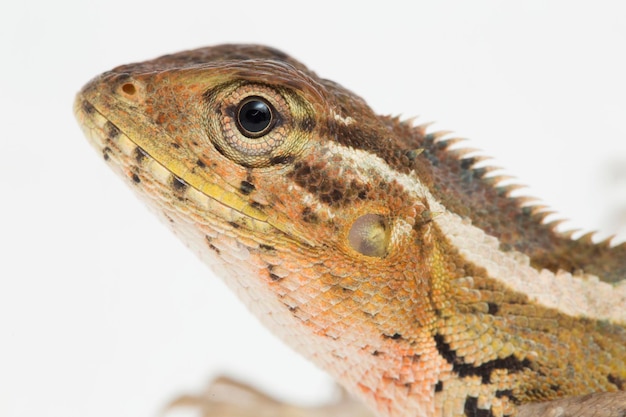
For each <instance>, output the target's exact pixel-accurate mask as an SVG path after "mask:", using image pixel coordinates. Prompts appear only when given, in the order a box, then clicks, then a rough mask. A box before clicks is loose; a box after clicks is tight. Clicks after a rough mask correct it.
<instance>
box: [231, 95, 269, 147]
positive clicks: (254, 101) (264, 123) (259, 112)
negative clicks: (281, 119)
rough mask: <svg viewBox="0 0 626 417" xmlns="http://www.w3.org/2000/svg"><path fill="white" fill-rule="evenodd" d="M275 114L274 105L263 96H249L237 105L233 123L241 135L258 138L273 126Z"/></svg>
mask: <svg viewBox="0 0 626 417" xmlns="http://www.w3.org/2000/svg"><path fill="white" fill-rule="evenodd" d="M275 114H276V110H275V109H274V107H273V106H272V105H271V104H270V103H269V102H268V101H267V100H265V99H264V98H263V97H259V96H250V97H247V98H245V99H243V100H242V101H241V102H240V103H239V105H238V106H237V110H236V113H235V115H236V117H235V123H236V125H237V129H239V132H240V133H241V134H242V135H244V136H246V137H248V138H252V139H255V138H260V137H262V136H265V135H266V134H268V133H269V132H270V131H271V130H272V129H273V128H274V125H275V124H276V116H275Z"/></svg>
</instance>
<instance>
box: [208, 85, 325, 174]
mask: <svg viewBox="0 0 626 417" xmlns="http://www.w3.org/2000/svg"><path fill="white" fill-rule="evenodd" d="M205 98H206V99H207V105H208V106H209V108H211V109H212V111H210V112H207V116H208V117H207V119H206V122H207V124H206V128H207V130H208V131H207V133H208V138H209V140H210V141H211V142H212V143H213V145H214V146H215V148H216V149H217V151H218V152H220V153H221V154H222V155H224V156H226V157H227V158H229V159H230V160H232V161H233V162H235V163H237V164H239V165H242V166H244V167H249V168H263V167H269V166H272V165H282V164H285V163H288V161H291V160H293V157H294V156H295V155H297V154H298V153H299V152H301V151H302V149H303V147H304V145H305V143H306V142H307V141H308V139H309V137H310V135H311V130H312V128H309V129H308V130H307V129H306V127H309V126H310V125H308V124H306V123H304V122H303V120H304V121H306V120H314V117H313V116H314V113H313V109H312V108H311V106H310V105H309V103H308V102H306V101H304V100H303V99H302V98H301V97H299V96H298V95H296V94H294V93H293V92H291V91H290V90H287V89H283V88H279V87H273V86H269V85H263V84H253V83H235V84H231V85H228V84H226V85H224V86H221V87H218V88H216V89H214V90H209V91H207V92H205ZM302 126H304V127H305V128H302ZM312 126H313V127H314V126H315V125H314V123H313V124H312Z"/></svg>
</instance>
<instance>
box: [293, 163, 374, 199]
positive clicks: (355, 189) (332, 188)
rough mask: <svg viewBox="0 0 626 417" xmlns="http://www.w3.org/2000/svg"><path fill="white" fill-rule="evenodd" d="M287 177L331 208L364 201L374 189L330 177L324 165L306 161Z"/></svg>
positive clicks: (299, 164)
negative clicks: (311, 163)
mask: <svg viewBox="0 0 626 417" xmlns="http://www.w3.org/2000/svg"><path fill="white" fill-rule="evenodd" d="M287 177H288V178H290V179H292V180H293V181H294V182H295V183H296V184H298V185H299V186H300V187H302V188H304V189H306V190H307V191H308V192H310V193H311V194H313V195H315V196H317V198H318V199H319V200H320V201H321V202H322V203H324V204H327V205H329V206H331V207H342V206H346V205H349V204H351V203H352V202H354V201H355V200H364V199H366V198H367V196H368V195H369V193H370V192H371V191H372V189H373V188H374V187H372V186H371V185H369V184H363V183H359V182H357V181H356V180H354V179H352V180H350V181H345V180H344V179H342V178H336V177H334V176H331V175H328V173H327V171H326V165H325V164H323V163H319V164H316V165H310V164H308V163H307V162H304V161H299V162H296V163H295V164H294V167H293V170H292V171H290V172H289V173H288V174H287Z"/></svg>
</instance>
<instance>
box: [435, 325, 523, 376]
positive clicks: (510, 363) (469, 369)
mask: <svg viewBox="0 0 626 417" xmlns="http://www.w3.org/2000/svg"><path fill="white" fill-rule="evenodd" d="M435 344H436V346H437V351H438V352H439V354H440V355H441V357H443V358H444V359H445V360H446V362H448V363H449V364H450V365H452V371H453V372H455V373H456V374H457V375H459V377H461V378H463V377H465V376H479V377H481V380H482V382H483V383H484V384H488V383H490V380H491V372H492V371H493V370H494V369H504V370H507V371H508V372H509V373H511V374H514V373H517V372H521V371H523V370H524V369H529V368H530V367H531V362H530V361H529V360H528V359H523V360H519V359H517V358H516V357H515V356H514V355H509V356H507V357H506V358H503V359H494V360H491V361H488V362H483V363H482V364H481V365H478V366H474V365H472V364H469V363H465V362H463V358H462V357H460V356H457V354H456V352H455V351H454V350H452V349H451V348H450V345H448V344H447V343H446V342H445V341H444V340H443V336H441V335H439V334H437V335H435Z"/></svg>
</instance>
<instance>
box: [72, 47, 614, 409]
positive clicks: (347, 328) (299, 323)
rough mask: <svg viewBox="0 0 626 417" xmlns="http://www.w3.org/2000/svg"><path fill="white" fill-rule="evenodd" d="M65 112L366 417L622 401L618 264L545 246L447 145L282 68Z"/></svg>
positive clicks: (498, 190) (251, 52)
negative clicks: (250, 107)
mask: <svg viewBox="0 0 626 417" xmlns="http://www.w3.org/2000/svg"><path fill="white" fill-rule="evenodd" d="M259 97H260V98H261V99H259ZM249 98H252V100H256V101H261V102H265V103H269V105H270V106H271V108H270V110H269V111H270V112H271V114H272V120H271V122H269V125H268V126H267V129H266V131H262V132H260V133H256V134H255V133H249V132H246V130H245V128H246V127H248V128H249V129H248V130H250V125H246V124H245V122H246V120H247V121H250V120H252V121H253V122H254V121H257V122H258V120H259V119H254V117H255V115H254V114H252V113H247V110H246V109H245V108H244V109H243V110H242V106H243V104H244V103H245V102H246V100H247V99H249ZM75 112H76V114H77V117H78V119H79V121H80V123H81V125H82V127H83V129H84V131H85V133H86V135H87V136H88V137H89V138H90V140H91V142H92V143H93V145H94V146H95V147H96V148H97V149H98V151H99V152H101V154H102V156H103V158H104V159H105V160H106V161H107V163H108V164H109V165H110V166H111V168H113V170H115V171H116V172H117V173H118V174H119V175H121V176H122V177H123V178H124V179H126V181H127V183H128V184H130V186H131V187H132V188H133V189H134V190H135V191H136V193H137V194H138V195H139V196H140V197H141V198H143V199H144V200H145V201H146V202H147V204H148V206H149V207H150V208H151V209H152V210H153V211H155V212H156V214H157V215H158V216H159V217H161V218H162V219H163V220H164V221H165V222H166V223H167V224H168V225H169V226H170V227H171V229H172V230H173V231H174V233H175V234H176V235H177V236H179V237H180V238H181V239H182V240H183V241H184V242H185V243H186V244H187V245H188V246H189V247H190V248H191V249H192V250H193V251H194V252H196V253H197V254H198V255H199V256H200V257H201V258H202V259H203V260H204V261H206V262H207V263H208V264H209V265H210V266H211V267H212V268H213V269H214V270H215V271H216V272H217V273H218V274H219V275H220V276H222V277H223V278H224V279H225V280H226V282H227V284H228V285H229V286H231V287H232V288H233V289H234V290H235V291H236V292H237V294H238V295H239V296H240V297H241V299H242V300H243V301H244V302H245V303H246V305H247V306H248V307H249V308H250V309H251V310H252V311H254V312H255V313H256V315H257V316H258V317H259V318H260V320H261V321H262V322H263V323H265V324H266V325H267V326H269V327H270V328H271V329H272V330H273V331H274V332H275V333H276V334H277V335H279V336H280V337H281V338H283V340H285V341H286V342H287V343H288V344H289V345H291V346H292V347H293V348H294V349H296V350H297V351H298V352H300V353H302V354H303V355H305V356H307V357H308V358H310V359H311V360H313V361H314V362H315V363H317V364H318V365H319V366H321V367H322V368H324V369H325V370H327V371H328V372H329V373H330V374H331V375H333V376H334V377H335V378H336V379H337V380H338V381H339V382H340V383H341V384H342V385H343V386H345V387H346V388H347V389H348V390H349V391H350V392H352V393H354V394H355V395H357V396H358V397H360V398H362V399H363V400H364V401H365V402H366V403H367V404H368V405H369V406H371V407H372V408H373V409H375V410H376V411H377V412H378V414H379V415H381V416H390V417H391V416H444V415H445V416H508V415H512V414H513V413H514V412H515V410H516V407H517V405H519V404H524V403H532V402H539V401H545V400H553V399H557V398H562V397H567V396H574V395H583V394H589V393H595V392H604V391H607V392H610V391H619V390H624V389H625V387H626V309H625V308H623V306H625V305H626V285H625V284H624V281H625V280H624V278H626V247H625V245H621V246H618V247H610V245H609V244H608V243H607V242H604V243H602V244H598V245H596V244H593V243H592V242H591V240H590V238H589V237H588V236H587V237H584V238H582V239H579V240H571V239H570V236H567V235H560V234H558V233H556V232H554V231H553V228H552V227H551V226H550V225H545V224H543V223H542V220H543V218H544V216H543V215H542V214H541V213H540V211H541V210H540V208H537V207H528V206H525V207H523V205H524V201H521V200H519V199H513V198H509V197H508V192H509V191H510V190H509V189H508V188H506V187H498V178H497V177H492V176H489V175H488V174H489V169H486V168H475V167H474V165H475V164H476V162H478V159H477V158H465V157H464V156H465V155H466V153H465V152H464V151H462V150H454V149H452V148H451V145H452V144H454V143H455V141H454V140H451V139H445V138H443V137H442V135H437V134H427V133H426V132H425V127H423V126H418V127H413V126H411V125H410V123H405V122H401V121H400V120H398V119H396V118H391V117H384V116H378V115H375V114H374V113H373V112H372V110H371V109H370V108H369V107H368V106H367V105H366V104H365V102H364V101H363V100H362V99H361V98H359V97H358V96H356V95H354V94H353V93H351V92H349V91H347V90H345V89H344V88H342V87H341V86H339V85H337V84H335V83H333V82H330V81H327V80H324V79H321V78H319V77H318V76H316V75H315V74H314V73H313V72H311V71H309V70H308V69H307V68H306V67H304V66H303V65H302V64H300V63H298V62H297V61H295V60H293V59H292V58H290V57H288V56H286V55H285V54H283V53H281V52H279V51H276V50H274V49H271V48H266V47H261V46H246V45H243V46H242V45H239V46H237V45H223V46H217V47H211V48H203V49H197V50H193V51H185V52H181V53H178V54H174V55H167V56H164V57H161V58H158V59H155V60H152V61H147V62H144V63H139V64H130V65H125V66H121V67H118V68H115V69H113V70H112V71H109V72H106V73H104V74H102V75H101V76H99V77H96V78H95V79H93V80H92V81H91V82H90V83H89V84H87V85H86V86H85V87H84V88H83V89H82V90H81V92H80V93H79V94H78V96H77V99H76V104H75ZM238 120H239V121H240V122H238ZM241 120H243V121H242V122H241ZM262 123H264V122H263V121H262V122H261V124H262ZM253 127H254V126H253ZM246 135H247V136H246Z"/></svg>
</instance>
